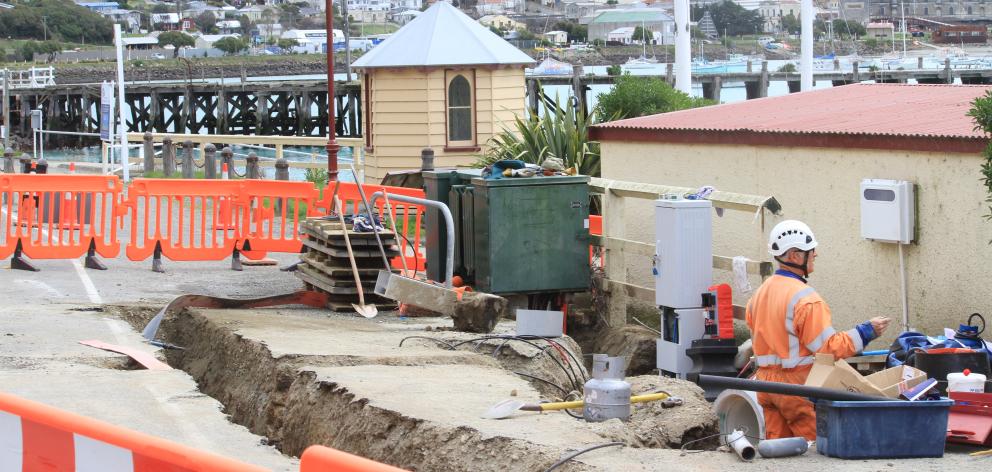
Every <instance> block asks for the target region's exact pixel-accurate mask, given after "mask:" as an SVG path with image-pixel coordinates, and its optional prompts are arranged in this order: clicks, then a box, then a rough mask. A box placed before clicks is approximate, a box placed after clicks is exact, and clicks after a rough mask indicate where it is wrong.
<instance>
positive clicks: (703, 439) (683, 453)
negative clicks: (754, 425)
mask: <svg viewBox="0 0 992 472" xmlns="http://www.w3.org/2000/svg"><path fill="white" fill-rule="evenodd" d="M743 433H745V434H743V435H742V437H745V438H748V439H754V440H756V441H764V440H765V438H759V437H757V436H750V435H748V434H747V429H745V430H744V431H743ZM718 436H730V435H729V434H727V433H716V434H711V435H709V436H703V437H701V438H697V439H693V440H692V441H686V442H684V443H682V447H680V448H679V450H681V451H682V454H680V455H682V456H684V455H686V454H698V453H700V452H706V450H705V449H698V450H692V451H687V450H685V448H686V446H688V445H690V444H693V443H697V442H700V441H705V440H707V439H713V438H715V437H718ZM738 439H740V438H738ZM734 441H737V439H735V440H734ZM721 446H730V442H729V441H727V440H726V439H724V441H723V444H721Z"/></svg>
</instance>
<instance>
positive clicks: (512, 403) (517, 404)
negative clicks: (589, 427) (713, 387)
mask: <svg viewBox="0 0 992 472" xmlns="http://www.w3.org/2000/svg"><path fill="white" fill-rule="evenodd" d="M669 399H670V400H671V401H672V404H673V405H678V404H681V403H682V399H680V398H676V397H672V396H670V395H669V394H667V393H651V394H647V395H636V396H633V397H630V403H644V402H651V401H655V400H669ZM584 406H585V402H584V401H582V400H576V401H572V402H555V403H524V402H522V401H519V400H504V401H501V402H499V403H497V404H495V405H493V406H492V408H490V409H489V410H487V411H486V412H485V413H483V414H482V417H483V418H486V419H492V420H499V419H503V418H509V417H510V416H512V415H513V413H514V412H516V411H518V410H519V411H537V412H544V411H557V410H571V409H575V408H582V407H584Z"/></svg>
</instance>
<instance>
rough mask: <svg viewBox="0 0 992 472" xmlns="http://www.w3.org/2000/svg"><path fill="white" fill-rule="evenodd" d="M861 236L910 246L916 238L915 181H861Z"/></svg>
mask: <svg viewBox="0 0 992 472" xmlns="http://www.w3.org/2000/svg"><path fill="white" fill-rule="evenodd" d="M860 200H861V237H862V238H865V239H871V240H875V241H880V242H888V243H900V244H909V243H911V242H913V240H914V239H916V235H915V229H916V196H915V195H914V187H913V183H912V182H906V181H904V180H883V179H864V180H862V181H861V198H860Z"/></svg>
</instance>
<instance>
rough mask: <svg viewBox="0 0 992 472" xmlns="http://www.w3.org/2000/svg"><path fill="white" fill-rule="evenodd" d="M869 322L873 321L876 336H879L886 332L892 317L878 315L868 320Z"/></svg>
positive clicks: (872, 325)
mask: <svg viewBox="0 0 992 472" xmlns="http://www.w3.org/2000/svg"><path fill="white" fill-rule="evenodd" d="M868 322H869V323H871V327H872V329H874V330H875V337H876V338H877V337H879V336H881V335H882V333H884V332H885V328H888V327H889V323H890V322H892V318H888V317H885V316H876V317H874V318H872V319H870V320H868Z"/></svg>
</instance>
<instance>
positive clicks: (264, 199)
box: [238, 180, 326, 258]
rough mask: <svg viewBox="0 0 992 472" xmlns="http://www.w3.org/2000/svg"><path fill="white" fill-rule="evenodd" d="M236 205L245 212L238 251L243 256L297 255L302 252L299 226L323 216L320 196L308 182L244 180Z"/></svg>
mask: <svg viewBox="0 0 992 472" xmlns="http://www.w3.org/2000/svg"><path fill="white" fill-rule="evenodd" d="M241 184H242V185H241V189H240V193H239V195H238V203H239V204H240V207H241V208H244V209H246V218H245V227H244V233H243V234H242V235H241V236H242V239H241V242H240V243H239V244H238V248H239V249H241V250H242V251H244V254H245V256H247V257H249V258H255V257H256V256H257V255H258V254H259V253H261V254H262V255H264V253H265V252H266V251H270V252H288V253H298V252H300V250H301V249H302V248H303V242H302V240H301V239H300V223H302V221H303V220H304V219H306V218H307V217H308V216H316V215H320V214H322V213H326V212H321V211H320V209H319V208H318V206H319V205H318V203H317V200H318V197H319V192H318V191H317V189H316V188H315V187H314V186H313V184H312V183H310V182H287V181H282V180H243V181H241Z"/></svg>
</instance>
